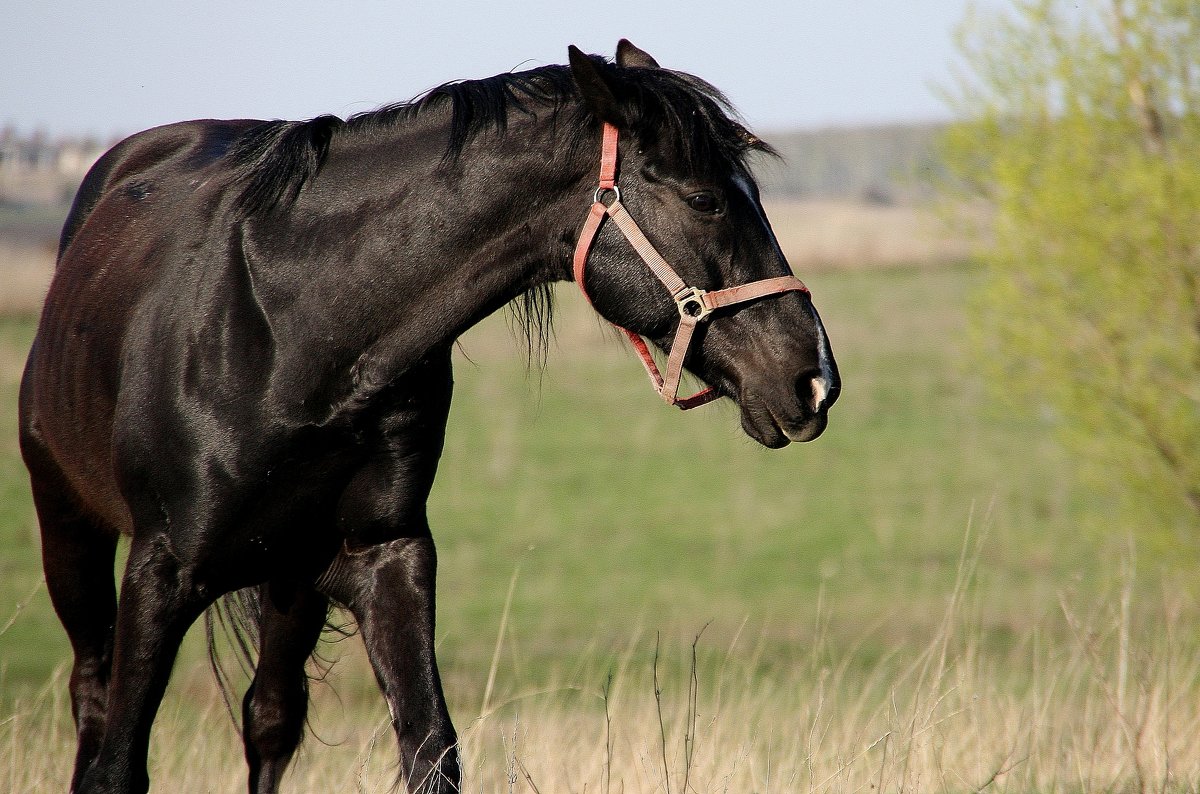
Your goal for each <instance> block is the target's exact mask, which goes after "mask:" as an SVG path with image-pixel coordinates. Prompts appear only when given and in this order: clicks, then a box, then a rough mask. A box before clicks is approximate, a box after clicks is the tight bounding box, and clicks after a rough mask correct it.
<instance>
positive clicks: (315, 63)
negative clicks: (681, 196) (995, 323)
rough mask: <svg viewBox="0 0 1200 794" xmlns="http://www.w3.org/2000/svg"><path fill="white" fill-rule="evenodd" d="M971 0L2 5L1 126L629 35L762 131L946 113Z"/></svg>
mask: <svg viewBox="0 0 1200 794" xmlns="http://www.w3.org/2000/svg"><path fill="white" fill-rule="evenodd" d="M967 5H968V0H916V1H915V2H908V3H906V2H896V1H895V0H854V2H846V1H845V0H824V1H823V2H816V1H815V0H767V1H766V2H750V1H749V0H725V2H713V1H712V0H693V1H692V2H678V1H677V0H670V1H669V2H661V1H659V2H656V1H655V0H640V1H635V2H631V1H630V0H606V1H605V2H603V3H576V2H572V3H567V2H562V0H559V1H558V2H552V1H551V0H532V1H531V2H514V1H513V0H491V1H490V2H489V1H488V0H472V1H471V2H455V1H454V0H443V1H442V2H420V3H417V2H400V0H386V1H385V0H342V2H337V1H336V0H324V1H323V2H316V1H314V0H292V1H291V2H280V1H279V0H239V1H238V2H229V1H228V0H215V1H214V2H204V1H203V0H188V2H180V1H179V0H108V1H107V2H81V1H80V0H8V2H6V3H5V4H4V9H3V11H0V127H3V126H11V127H15V128H16V129H17V130H18V131H21V132H24V133H31V132H34V131H39V130H40V131H45V132H47V133H49V134H51V135H84V134H90V135H94V136H98V137H101V138H105V137H112V136H116V135H120V134H127V133H130V132H134V131H137V130H139V129H144V128H146V127H151V126H154V125H157V124H165V123H168V122H172V121H179V120H183V119H191V118H289V119H303V118H311V117H312V116H316V115H319V114H321V113H334V114H336V115H339V116H346V115H349V114H352V113H356V112H360V111H365V110H371V109H373V108H376V107H379V106H380V105H384V104H388V103H391V102H397V101H402V100H407V99H411V98H413V97H414V96H417V95H418V94H421V93H423V92H424V91H426V90H428V89H430V88H432V87H434V86H436V85H439V84H441V83H444V82H447V81H450V80H458V79H467V78H476V77H488V76H490V75H493V74H497V73H499V72H505V71H512V70H516V69H526V68H532V67H536V66H541V65H544V64H549V63H565V62H566V57H567V45H569V44H575V45H577V46H579V47H580V48H581V49H583V50H585V51H587V52H593V53H600V54H604V55H609V56H611V55H612V54H613V53H614V51H615V48H616V43H617V40H618V39H620V38H621V37H625V38H628V39H630V40H631V41H633V42H634V43H635V44H637V45H638V46H639V47H641V48H642V49H644V50H646V51H648V52H649V53H650V54H651V55H653V56H654V57H655V58H656V59H657V60H658V61H659V63H661V64H662V65H663V66H666V67H670V68H673V69H680V70H683V71H687V72H691V73H693V74H696V75H698V76H700V77H703V78H705V79H706V80H708V81H709V82H711V83H713V84H714V85H716V86H717V87H718V88H720V89H722V90H723V91H724V92H725V93H726V94H728V95H729V97H730V98H731V99H732V100H733V102H734V104H735V105H736V106H737V107H738V109H739V110H740V111H741V112H742V114H743V116H745V118H746V119H747V121H749V123H750V125H751V126H752V127H753V128H755V129H757V130H759V131H760V132H761V131H770V130H783V129H794V128H802V129H811V128H820V127H827V126H847V125H859V124H874V123H884V122H895V121H925V120H931V119H941V118H946V117H948V110H947V108H946V105H945V103H944V102H943V101H942V100H941V99H940V97H939V93H938V86H939V85H940V86H946V85H949V83H950V79H951V78H950V75H951V68H952V64H953V63H954V61H955V55H956V51H955V48H954V44H953V40H952V31H953V30H954V28H955V26H956V25H957V24H958V23H959V22H960V21H961V20H962V18H963V17H964V15H965V13H966V8H967Z"/></svg>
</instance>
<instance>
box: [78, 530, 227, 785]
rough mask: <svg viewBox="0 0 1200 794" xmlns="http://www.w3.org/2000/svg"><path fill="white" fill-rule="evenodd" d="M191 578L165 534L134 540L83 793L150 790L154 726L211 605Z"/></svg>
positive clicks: (82, 783)
mask: <svg viewBox="0 0 1200 794" xmlns="http://www.w3.org/2000/svg"><path fill="white" fill-rule="evenodd" d="M192 579H193V576H192V570H191V569H190V568H189V567H188V566H186V565H184V564H183V563H182V562H181V561H180V559H179V558H178V557H177V556H176V554H175V553H174V551H173V549H172V547H171V544H170V541H169V540H167V538H166V537H165V535H163V534H154V535H150V536H140V537H135V539H134V542H133V544H132V547H131V548H130V554H129V562H128V564H127V566H126V568H125V576H124V579H123V580H122V585H121V597H120V601H119V603H118V606H117V627H116V641H115V644H114V649H113V661H112V678H111V680H110V682H109V687H108V715H107V720H106V722H105V726H104V738H103V741H102V742H101V745H100V751H99V754H98V755H97V756H96V760H95V761H94V762H93V763H92V765H91V767H90V768H89V769H88V771H87V774H86V775H84V777H83V780H82V782H81V783H80V785H79V787H78V789H77V791H78V792H79V794H85V793H86V794H92V793H93V792H122V793H123V794H124V793H125V792H144V791H146V790H147V788H149V778H148V776H147V773H146V754H147V752H148V750H149V744H150V726H151V724H152V723H153V721H154V714H155V712H156V711H157V710H158V705H159V703H160V702H161V700H162V696H163V692H164V691H165V690H166V686H167V679H168V678H169V677H170V674H171V665H172V663H173V662H174V660H175V655H176V653H177V652H178V650H179V643H180V641H181V640H182V639H183V635H184V633H185V632H186V631H187V628H188V626H190V625H191V623H192V622H193V621H194V620H195V619H196V618H197V617H198V616H199V615H200V613H201V612H203V610H204V608H205V607H206V606H207V605H208V603H209V599H207V598H203V597H201V596H199V595H198V594H197V593H196V592H195V590H194V588H193V585H192Z"/></svg>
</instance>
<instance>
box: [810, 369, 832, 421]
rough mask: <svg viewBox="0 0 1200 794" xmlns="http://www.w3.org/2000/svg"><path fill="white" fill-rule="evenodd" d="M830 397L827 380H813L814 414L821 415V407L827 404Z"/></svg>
mask: <svg viewBox="0 0 1200 794" xmlns="http://www.w3.org/2000/svg"><path fill="white" fill-rule="evenodd" d="M828 396H829V382H828V381H826V380H825V378H813V379H812V402H811V403H810V405H811V406H812V409H813V413H814V414H815V413H819V412H820V411H821V406H822V405H824V404H825V398H826V397H828Z"/></svg>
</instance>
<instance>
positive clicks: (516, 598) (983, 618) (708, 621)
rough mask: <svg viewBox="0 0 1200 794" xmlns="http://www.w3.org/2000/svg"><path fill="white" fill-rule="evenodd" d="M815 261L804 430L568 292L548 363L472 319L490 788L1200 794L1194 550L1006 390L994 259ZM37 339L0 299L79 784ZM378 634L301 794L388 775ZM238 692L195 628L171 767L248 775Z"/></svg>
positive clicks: (477, 656)
mask: <svg viewBox="0 0 1200 794" xmlns="http://www.w3.org/2000/svg"><path fill="white" fill-rule="evenodd" d="M801 275H803V276H805V278H806V281H807V282H808V283H809V286H810V287H811V288H812V289H813V292H814V294H815V295H816V300H817V304H818V306H819V308H820V309H821V311H822V314H823V317H824V318H825V320H826V324H827V327H828V329H829V332H830V337H831V339H832V341H833V344H834V349H835V352H836V354H837V355H838V361H839V364H840V366H841V369H842V374H843V378H844V382H845V390H844V393H843V396H842V398H841V400H840V401H839V403H838V405H837V406H836V407H835V408H834V410H833V412H832V417H831V423H830V428H829V430H828V431H827V433H826V434H825V436H823V437H822V438H821V439H820V440H818V441H817V442H815V443H813V444H810V445H799V446H792V447H789V448H788V449H786V450H783V451H776V452H772V451H767V450H763V449H761V448H758V447H756V446H755V445H754V444H753V443H752V442H751V441H749V440H748V439H746V438H745V437H744V436H742V435H741V433H740V430H739V429H738V426H737V415H736V411H735V409H734V408H733V407H732V406H721V405H717V406H712V407H710V408H708V409H706V410H702V411H696V412H689V413H687V414H684V413H681V412H677V411H671V410H668V409H667V408H665V407H663V406H662V405H661V403H659V402H658V400H657V399H656V398H655V397H654V396H653V394H652V393H651V392H650V391H649V390H648V389H647V388H646V387H645V383H644V375H643V374H642V373H641V371H640V368H639V367H638V365H637V363H636V361H635V360H634V359H633V358H632V357H631V356H630V355H629V354H628V352H627V351H626V350H625V349H624V348H622V347H621V346H620V344H619V343H618V341H617V340H616V338H615V337H614V336H613V335H612V334H611V333H609V332H608V331H605V330H602V329H600V327H599V324H598V323H597V322H596V320H595V319H594V317H593V316H591V315H590V314H589V313H588V312H587V311H586V310H584V309H583V308H582V307H581V306H580V300H579V299H578V297H577V296H576V295H573V294H571V293H570V292H569V291H567V290H563V291H561V293H560V298H561V300H560V309H561V311H560V318H559V321H558V329H559V333H558V345H557V347H556V349H555V350H554V351H553V352H552V354H551V357H550V361H549V364H548V366H547V367H546V369H545V370H544V371H538V370H536V369H534V370H532V371H531V370H529V369H528V368H527V367H526V365H525V362H524V360H523V358H522V355H521V353H520V352H519V347H520V346H519V345H518V344H516V343H514V342H513V341H512V339H511V335H510V334H509V331H508V330H507V329H506V328H505V326H504V320H503V318H493V319H492V320H489V321H488V322H487V323H485V324H483V325H482V326H481V327H479V328H478V329H476V330H475V331H473V332H472V333H471V334H469V335H468V336H467V337H466V338H465V339H464V341H463V343H462V354H461V355H459V357H458V364H457V369H456V382H457V391H456V397H455V404H454V409H453V412H452V417H451V422H450V430H449V437H448V440H447V447H446V453H445V456H444V458H443V462H442V468H441V474H440V476H439V480H438V483H437V485H436V487H435V490H434V494H433V497H432V500H431V505H430V515H431V522H432V523H433V525H434V528H435V536H436V538H437V541H438V548H439V558H440V562H441V568H440V572H439V586H438V589H439V602H438V609H439V612H438V642H439V658H440V659H441V661H442V666H443V674H444V679H445V682H446V687H447V691H448V693H449V696H450V699H451V707H452V711H453V713H454V716H455V720H456V724H457V725H458V726H459V728H460V730H462V731H463V734H464V742H463V743H464V752H465V754H466V758H467V764H466V766H467V769H468V781H469V785H468V790H471V791H481V792H492V791H509V790H513V791H535V790H536V791H542V792H551V791H573V792H582V791H593V792H600V791H604V792H608V791H613V792H616V791H627V792H635V791H636V792H643V791H644V792H650V791H674V792H682V791H684V790H685V786H684V778H685V777H687V778H688V780H687V783H688V785H689V786H690V788H692V789H694V790H696V791H702V792H707V791H713V792H717V791H760V792H765V791H780V792H789V791H854V790H858V791H873V790H876V788H878V789H880V790H887V791H973V790H981V789H986V790H998V791H1045V792H1051V791H1056V792H1057V791H1062V792H1076V791H1101V790H1104V791H1126V790H1128V791H1168V790H1169V791H1197V790H1198V789H1200V757H1198V748H1196V747H1194V746H1193V745H1195V744H1197V743H1196V742H1194V741H1190V739H1192V738H1194V737H1195V736H1196V735H1200V734H1198V729H1200V725H1198V724H1197V723H1198V720H1200V716H1198V711H1200V709H1198V707H1197V705H1196V704H1197V703H1200V674H1198V671H1197V659H1198V658H1200V653H1197V651H1198V650H1200V644H1198V642H1197V635H1198V632H1197V628H1198V627H1200V608H1198V604H1197V599H1196V595H1197V587H1196V585H1195V582H1194V577H1191V579H1190V580H1189V578H1188V577H1187V576H1186V571H1175V570H1173V568H1172V564H1171V561H1169V560H1166V559H1157V558H1154V557H1151V556H1149V555H1148V553H1146V552H1142V553H1141V555H1140V556H1139V555H1138V554H1137V553H1136V552H1134V551H1131V550H1130V547H1129V544H1128V543H1127V542H1126V540H1125V538H1126V536H1127V533H1126V532H1122V531H1121V529H1120V528H1119V527H1118V528H1110V529H1111V530H1112V531H1111V532H1110V533H1107V534H1102V533H1100V532H1097V531H1096V530H1095V529H1093V528H1092V527H1095V526H1096V521H1095V517H1096V516H1097V515H1103V514H1104V512H1105V498H1106V496H1105V495H1104V494H1097V493H1091V492H1084V491H1082V490H1081V489H1079V488H1077V487H1076V486H1074V485H1073V484H1072V483H1073V479H1072V476H1071V470H1070V461H1069V460H1067V459H1066V458H1065V456H1064V455H1063V454H1062V453H1061V451H1060V450H1059V449H1058V447H1057V446H1056V445H1055V444H1054V443H1053V441H1052V440H1051V438H1050V437H1049V433H1048V431H1049V428H1048V427H1047V426H1045V425H1044V424H1043V423H1041V422H1039V421H1037V420H1033V419H1030V418H1028V417H1016V416H1011V415H1008V414H1006V413H1004V412H1003V411H1001V410H1000V409H998V408H996V407H993V406H992V405H991V404H990V403H989V401H988V400H987V398H986V396H985V393H984V390H983V388H982V386H981V384H980V383H979V382H978V379H977V378H976V377H975V375H974V374H973V372H972V368H971V366H970V362H969V361H968V360H967V358H966V357H965V353H964V346H963V341H962V340H963V336H964V333H965V330H964V329H965V321H964V316H963V306H964V303H965V298H966V295H967V292H968V291H969V289H970V288H971V286H972V284H973V283H974V281H975V278H976V274H975V273H974V272H973V271H972V270H971V269H969V268H965V267H940V268H935V269H925V268H916V269H914V268H902V267H894V268H891V269H887V270H882V271H874V272H867V271H862V272H823V273H819V274H816V275H813V276H811V277H810V276H809V275H808V274H806V273H802V274H801ZM31 334H32V320H31V319H28V318H24V319H22V318H14V317H8V318H5V319H0V389H2V392H0V411H2V421H3V425H0V630H2V631H0V687H2V692H0V747H3V748H4V749H3V750H0V789H3V790H11V791H41V790H45V789H46V788H50V789H52V790H53V789H54V788H57V789H59V790H61V789H62V787H63V782H62V781H64V780H65V777H66V776H67V774H68V773H67V771H66V770H67V767H68V766H69V762H70V753H71V749H70V731H69V727H68V726H69V711H68V709H67V706H66V703H65V701H64V699H63V697H62V691H63V689H64V687H65V684H64V681H65V672H64V669H65V668H64V665H65V664H66V663H67V660H68V659H69V649H68V646H67V643H66V641H65V638H64V637H63V635H62V633H61V630H60V628H59V627H58V624H57V621H56V620H55V618H54V616H53V614H52V612H51V610H50V608H49V604H48V601H47V598H46V595H45V591H44V588H42V587H40V586H39V581H40V571H39V568H38V551H37V549H38V544H37V536H36V528H35V522H34V519H33V515H32V511H31V507H30V504H29V498H28V494H27V490H26V482H25V480H24V474H23V469H22V467H21V465H20V462H19V459H18V456H17V449H16V441H15V431H14V429H13V428H14V412H15V394H16V381H17V378H18V377H19V371H20V363H21V360H22V358H23V355H24V351H25V348H26V347H27V345H28V343H29V340H30V338H31ZM964 552H965V553H964ZM510 587H511V590H510ZM510 592H511V597H510ZM10 617H11V618H12V619H11V621H10ZM501 627H503V633H502V634H501ZM697 637H699V639H698V641H697ZM693 642H695V646H694V647H695V649H696V652H695V654H696V655H695V657H694V658H695V665H694V667H693V664H692V659H693V656H692V649H693ZM656 647H658V648H659V653H660V658H659V661H658V665H657V671H658V673H659V675H660V676H661V681H660V687H659V688H660V689H661V691H662V704H661V706H660V705H659V704H658V702H657V701H656V698H655V690H656V686H655V683H654V681H653V678H654V672H655V670H656V666H655V662H654V660H655V656H656ZM357 648H358V646H357V641H356V640H350V641H347V642H343V643H340V644H338V645H337V646H335V647H332V648H331V649H330V653H331V654H333V655H335V656H341V657H342V659H341V661H339V663H338V664H337V665H336V666H335V668H334V674H333V676H332V679H333V683H334V686H332V687H326V686H319V687H317V691H316V700H317V703H318V706H317V711H316V716H315V718H314V726H315V728H316V732H317V735H318V736H319V737H320V738H321V740H322V741H325V742H328V743H331V744H333V745H335V746H332V747H326V746H323V745H322V744H321V743H319V742H317V741H315V740H310V743H309V744H308V745H307V750H308V751H307V752H306V753H305V754H304V757H303V758H302V759H301V762H300V765H299V767H298V768H297V770H296V772H295V777H294V779H293V783H294V786H295V790H314V791H315V790H329V791H375V790H385V789H386V787H387V785H388V784H389V783H390V782H391V780H392V777H393V776H394V770H393V769H391V767H390V766H389V759H390V758H391V755H392V745H391V740H390V737H389V736H387V735H386V733H381V731H382V730H383V729H382V728H381V726H382V725H384V724H385V713H384V711H383V709H382V705H381V704H380V703H379V702H378V697H377V695H375V694H374V684H373V681H372V680H371V678H370V675H369V673H367V672H366V670H365V668H364V666H363V662H362V659H361V657H360V655H359V654H358V651H357ZM497 649H499V652H498V653H497ZM493 659H495V661H493ZM693 670H694V671H695V677H694V680H695V681H696V690H695V691H696V695H695V699H694V700H693V699H691V698H689V694H688V693H689V691H690V682H691V681H692V680H693V677H692V672H693ZM490 673H494V684H493V685H492V688H491V690H490V691H486V687H487V682H488V679H489V674H490ZM610 674H611V675H612V676H613V677H612V683H611V685H610V684H609V683H608V681H609V676H610ZM213 689H214V688H213V685H212V682H211V680H210V679H209V676H208V674H207V673H206V672H205V671H204V670H203V669H201V668H200V662H199V653H198V645H197V643H195V642H193V643H192V645H191V647H190V649H189V651H188V652H187V653H185V654H184V657H183V658H182V660H181V662H180V665H179V668H178V671H177V678H176V681H175V683H174V685H173V688H172V691H171V693H170V694H169V697H168V702H167V703H166V704H165V706H164V711H163V719H162V721H161V723H160V726H159V729H158V732H157V734H156V737H157V739H156V745H155V747H156V750H155V759H154V761H153V762H152V763H153V764H154V768H155V769H156V770H157V773H156V790H162V791H172V790H194V789H193V788H190V787H189V784H188V782H187V781H193V783H192V784H191V785H195V784H194V781H197V780H202V781H204V782H203V786H202V790H205V791H228V790H236V789H237V788H238V787H239V786H240V785H241V783H240V782H239V781H240V779H241V774H242V772H241V768H240V762H239V761H238V757H239V756H238V752H237V742H236V737H235V736H234V734H233V732H232V729H231V728H230V727H229V726H228V725H227V719H226V718H225V717H224V714H223V712H222V710H221V707H220V706H219V704H218V701H217V700H216V699H215V697H214V694H213ZM606 689H607V691H608V697H607V699H606V698H605V697H604V692H605V691H606ZM534 693H541V694H534ZM485 698H486V700H487V703H485ZM606 704H607V706H608V719H606ZM198 726H199V727H198ZM664 737H665V738H664ZM689 737H690V738H689ZM376 739H378V745H376ZM23 748H24V749H23ZM689 748H690V750H689ZM689 752H690V758H691V760H690V762H689V760H688V759H689ZM5 776H7V777H5ZM48 781H56V782H54V783H53V785H51V784H50V783H49V782H48Z"/></svg>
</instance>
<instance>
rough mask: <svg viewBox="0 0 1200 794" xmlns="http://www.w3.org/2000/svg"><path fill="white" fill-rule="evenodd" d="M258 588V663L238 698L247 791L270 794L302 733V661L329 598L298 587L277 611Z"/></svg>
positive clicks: (316, 636)
mask: <svg viewBox="0 0 1200 794" xmlns="http://www.w3.org/2000/svg"><path fill="white" fill-rule="evenodd" d="M268 590H269V588H268V587H267V586H265V585H264V586H263V587H262V588H260V599H261V604H262V622H261V624H260V631H259V655H258V667H257V668H256V669H255V672H254V680H253V681H252V682H251V683H250V689H249V690H247V692H246V697H245V699H244V700H243V702H242V732H243V738H244V741H245V746H246V762H247V763H248V764H249V766H250V792H251V794H274V792H275V791H277V790H278V787H279V781H280V778H282V777H283V773H284V770H286V769H287V765H288V763H290V762H291V760H292V755H293V754H294V753H295V751H296V747H297V746H298V745H299V744H300V740H301V738H302V737H303V735H304V718H305V715H306V714H307V712H308V678H307V676H306V674H305V671H304V665H305V663H306V662H307V660H308V657H309V655H310V654H311V653H312V650H313V648H314V647H315V646H316V644H317V640H318V639H320V637H321V628H322V627H323V626H324V625H325V618H326V615H327V614H328V608H329V600H328V599H327V598H326V597H325V596H323V595H321V594H320V593H318V592H316V591H315V590H312V589H301V590H299V591H297V592H296V593H295V597H294V598H292V599H290V603H289V604H288V606H287V610H286V611H281V610H280V609H279V607H278V606H277V605H276V603H275V601H274V600H273V599H272V598H271V597H270V594H269V592H268Z"/></svg>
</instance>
